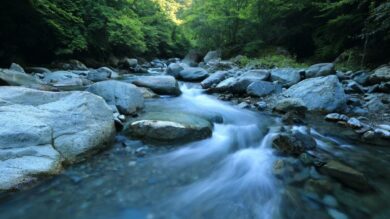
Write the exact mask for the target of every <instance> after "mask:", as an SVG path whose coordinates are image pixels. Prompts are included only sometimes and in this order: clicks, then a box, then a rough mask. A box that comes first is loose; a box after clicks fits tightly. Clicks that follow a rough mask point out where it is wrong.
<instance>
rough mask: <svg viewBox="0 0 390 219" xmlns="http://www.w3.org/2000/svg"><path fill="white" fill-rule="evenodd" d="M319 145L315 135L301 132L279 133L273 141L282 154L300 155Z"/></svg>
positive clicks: (274, 146)
mask: <svg viewBox="0 0 390 219" xmlns="http://www.w3.org/2000/svg"><path fill="white" fill-rule="evenodd" d="M316 146H317V143H316V141H315V140H314V138H313V137H311V136H310V135H307V134H303V133H300V132H293V133H291V134H288V133H281V134H278V135H277V136H276V137H275V138H274V140H273V142H272V147H273V148H274V149H276V150H277V151H278V152H280V153H282V154H288V155H300V154H302V153H303V152H305V151H307V150H312V149H314V148H315V147H316Z"/></svg>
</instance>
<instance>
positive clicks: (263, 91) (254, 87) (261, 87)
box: [246, 81, 283, 97]
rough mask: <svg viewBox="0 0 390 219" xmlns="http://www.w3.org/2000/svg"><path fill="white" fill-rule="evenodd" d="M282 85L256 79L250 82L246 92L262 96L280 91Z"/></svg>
mask: <svg viewBox="0 0 390 219" xmlns="http://www.w3.org/2000/svg"><path fill="white" fill-rule="evenodd" d="M282 89H283V88H282V86H281V85H278V84H274V83H271V82H268V81H258V82H253V83H252V84H250V85H249V86H248V88H247V90H246V92H247V93H248V94H249V95H251V96H256V97H264V96H267V95H270V94H272V93H281V92H282Z"/></svg>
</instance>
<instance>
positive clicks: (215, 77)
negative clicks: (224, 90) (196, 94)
mask: <svg viewBox="0 0 390 219" xmlns="http://www.w3.org/2000/svg"><path fill="white" fill-rule="evenodd" d="M228 75H229V72H227V71H217V72H215V73H213V74H211V75H210V76H209V77H207V78H206V79H204V80H203V81H202V82H201V83H200V85H201V86H202V87H203V88H204V89H208V88H210V87H212V86H215V85H217V84H218V83H219V82H221V81H223V80H225V78H226V77H227V76H228Z"/></svg>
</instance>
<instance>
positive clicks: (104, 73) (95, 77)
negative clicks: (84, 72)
mask: <svg viewBox="0 0 390 219" xmlns="http://www.w3.org/2000/svg"><path fill="white" fill-rule="evenodd" d="M114 74H115V73H114V71H113V70H111V69H109V68H107V67H102V68H99V69H96V70H92V71H89V72H88V76H87V79H88V80H91V81H93V82H99V81H105V80H108V79H110V78H111V75H114Z"/></svg>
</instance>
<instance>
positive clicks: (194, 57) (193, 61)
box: [183, 50, 202, 67]
mask: <svg viewBox="0 0 390 219" xmlns="http://www.w3.org/2000/svg"><path fill="white" fill-rule="evenodd" d="M201 59H202V58H201V55H200V54H199V52H197V51H195V50H191V51H189V52H188V53H187V55H186V56H185V57H184V59H183V63H185V64H187V65H189V66H191V67H197V66H198V63H199V62H200V61H201Z"/></svg>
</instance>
